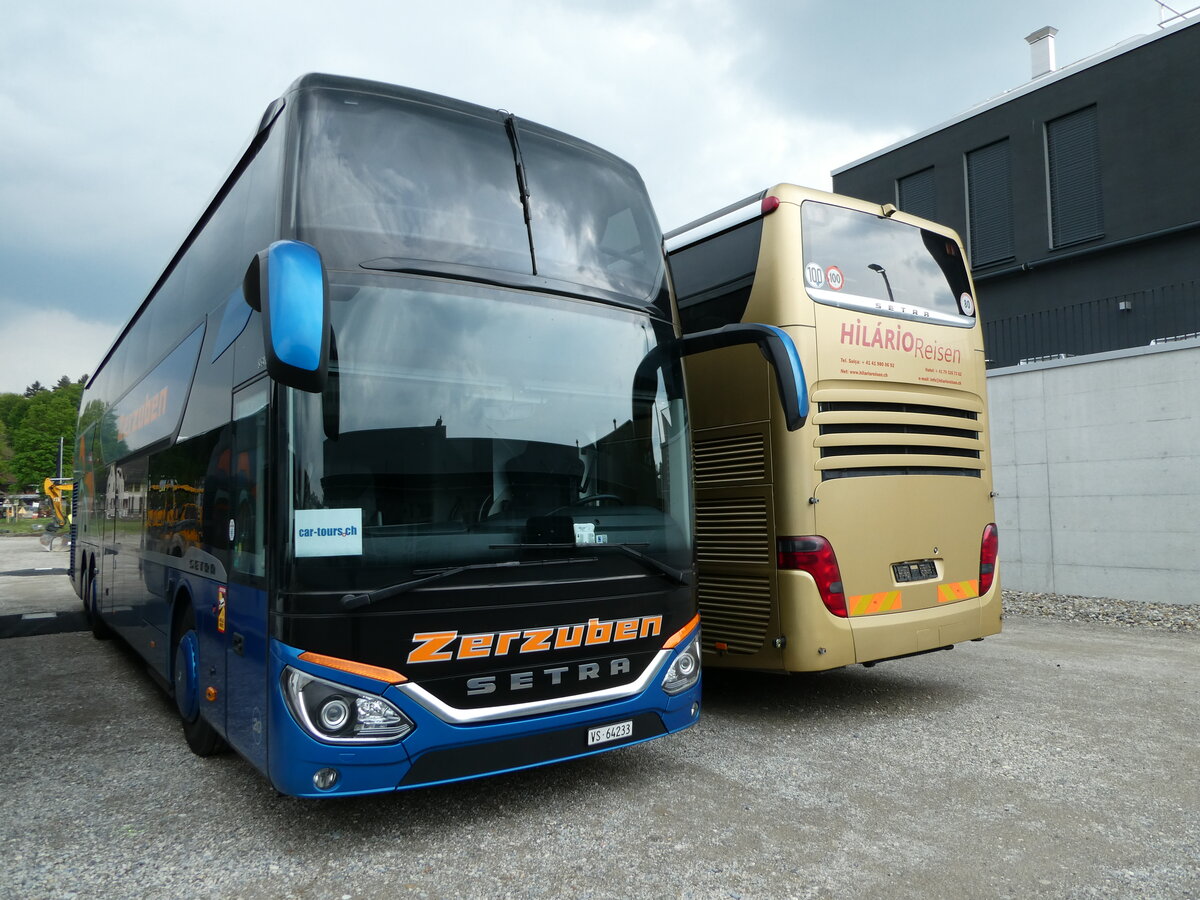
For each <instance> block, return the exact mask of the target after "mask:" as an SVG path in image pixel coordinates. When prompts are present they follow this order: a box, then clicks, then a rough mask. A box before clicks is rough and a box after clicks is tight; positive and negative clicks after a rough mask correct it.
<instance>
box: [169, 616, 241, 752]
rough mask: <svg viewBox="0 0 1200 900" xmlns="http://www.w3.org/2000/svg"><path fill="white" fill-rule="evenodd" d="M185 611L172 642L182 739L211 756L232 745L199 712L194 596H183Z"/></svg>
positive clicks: (192, 748)
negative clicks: (190, 597)
mask: <svg viewBox="0 0 1200 900" xmlns="http://www.w3.org/2000/svg"><path fill="white" fill-rule="evenodd" d="M179 602H181V603H183V604H184V612H183V615H182V616H181V617H180V620H179V622H178V624H176V626H175V639H174V641H172V643H171V646H172V650H173V654H172V659H173V660H174V667H175V668H174V682H175V707H176V709H178V710H179V721H180V723H181V724H182V725H183V739H184V740H185V741H187V745H188V749H190V750H191V751H192V752H193V753H195V754H196V755H197V756H212V755H214V754H216V753H220V752H221V751H222V750H224V749H225V748H226V747H228V746H229V745H228V744H226V743H225V739H224V738H222V737H221V735H220V734H218V733H217V730H216V729H215V728H213V727H212V726H211V725H209V724H208V722H206V721H205V720H204V716H202V715H201V714H200V677H199V665H198V663H197V659H196V653H197V650H198V647H199V640H198V637H197V634H196V613H195V611H194V610H193V609H192V604H191V600H189V599H188V598H187V597H182V598H181V599H180V601H179Z"/></svg>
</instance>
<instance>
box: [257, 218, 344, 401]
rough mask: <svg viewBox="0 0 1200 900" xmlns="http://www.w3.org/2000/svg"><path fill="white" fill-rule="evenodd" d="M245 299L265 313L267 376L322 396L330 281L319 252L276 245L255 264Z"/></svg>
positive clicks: (291, 243) (296, 243)
mask: <svg viewBox="0 0 1200 900" xmlns="http://www.w3.org/2000/svg"><path fill="white" fill-rule="evenodd" d="M242 294H243V295H244V296H245V298H246V302H247V303H248V304H250V306H251V307H252V308H254V309H256V310H258V311H259V312H261V313H262V322H263V343H264V345H265V348H266V357H267V373H268V374H269V375H270V376H271V377H272V378H274V379H275V380H276V381H278V382H279V383H280V384H285V385H288V386H289V387H294V388H298V389H299V390H302V391H309V392H314V393H315V392H317V391H320V390H322V389H323V388H324V387H325V379H326V378H327V377H328V374H329V334H330V326H329V282H328V280H327V279H326V277H325V265H324V264H323V263H322V262H321V254H320V253H318V252H317V250H316V248H315V247H312V246H310V245H308V244H305V243H303V242H301V241H276V242H275V243H273V244H272V245H271V246H270V247H268V248H267V249H266V250H263V251H262V252H260V253H258V254H257V255H256V256H255V257H254V259H253V260H251V261H250V267H249V268H248V269H247V270H246V277H245V279H244V280H243V282H242Z"/></svg>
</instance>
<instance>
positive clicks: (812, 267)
mask: <svg viewBox="0 0 1200 900" xmlns="http://www.w3.org/2000/svg"><path fill="white" fill-rule="evenodd" d="M804 278H805V280H807V281H808V283H809V285H810V286H811V287H815V288H819V287H824V286H825V267H824V266H823V265H821V264H820V263H815V262H810V263H809V264H808V265H807V266H805V267H804Z"/></svg>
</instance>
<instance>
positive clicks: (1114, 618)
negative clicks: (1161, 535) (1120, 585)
mask: <svg viewBox="0 0 1200 900" xmlns="http://www.w3.org/2000/svg"><path fill="white" fill-rule="evenodd" d="M1004 615H1006V616H1030V617H1035V618H1044V619H1059V620H1063V621H1069V622H1094V623H1096V624H1100V625H1120V626H1123V627H1125V628H1161V629H1162V630H1164V631H1173V632H1179V633H1193V632H1197V631H1200V604H1190V605H1184V604H1181V603H1137V602H1135V601H1132V600H1114V599H1112V598H1107V597H1073V596H1070V595H1066V594H1045V593H1041V592H1038V591H1005V592H1004Z"/></svg>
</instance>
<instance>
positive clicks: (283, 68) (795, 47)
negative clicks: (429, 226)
mask: <svg viewBox="0 0 1200 900" xmlns="http://www.w3.org/2000/svg"><path fill="white" fill-rule="evenodd" d="M1174 5H1176V6H1178V4H1174ZM1184 5H1187V6H1190V5H1193V4H1184ZM3 18H4V22H3V28H2V30H0V392H3V391H21V390H23V389H24V388H25V386H26V385H27V384H29V383H31V382H33V381H34V380H40V381H42V382H43V383H53V382H54V381H56V380H57V379H58V377H59V376H60V375H62V374H68V375H70V376H71V377H72V378H77V377H79V376H80V375H82V374H84V373H87V372H91V371H93V370H94V367H95V365H96V363H97V362H98V361H99V359H100V357H101V356H102V354H103V353H104V351H105V350H106V349H107V348H108V345H109V344H110V343H111V341H112V339H113V338H114V337H115V335H116V332H117V330H118V328H119V327H120V325H121V324H122V323H123V322H124V321H125V320H126V319H127V318H128V317H129V315H130V314H131V313H132V312H133V311H134V309H135V308H136V307H137V305H138V303H139V302H140V301H141V300H142V298H143V297H144V296H145V294H146V292H147V290H148V289H149V287H150V286H151V285H152V283H153V282H154V280H155V279H156V277H157V276H158V274H159V273H160V272H161V270H162V268H163V266H164V265H165V263H166V262H167V260H168V259H169V257H170V256H171V254H172V253H173V252H174V250H175V249H176V247H178V245H179V242H180V241H181V240H182V238H183V237H184V235H185V233H186V232H187V230H188V229H189V228H190V226H191V224H192V223H193V222H194V221H195V218H196V216H197V214H198V213H199V212H200V209H201V207H202V206H203V204H204V203H205V202H206V201H207V199H208V197H209V196H210V195H211V193H212V191H213V190H214V189H215V188H216V186H217V183H218V182H219V180H220V179H221V178H222V176H223V175H224V173H225V172H226V170H227V169H228V167H229V165H230V164H231V163H232V162H233V160H234V157H235V155H236V153H237V152H238V151H239V150H240V149H241V147H242V146H243V144H244V142H245V141H246V140H247V139H248V137H249V135H250V131H251V129H252V127H253V126H255V125H256V124H257V122H258V119H259V117H260V115H261V113H262V111H263V109H264V108H265V107H266V105H267V103H268V102H269V101H270V100H272V99H273V98H275V97H276V96H278V95H279V94H280V93H282V92H283V90H284V89H285V88H286V87H287V86H288V85H289V84H290V83H291V82H292V81H293V80H294V79H295V78H296V77H297V76H298V75H300V74H302V73H304V72H310V71H321V72H332V73H336V74H343V75H354V76H359V77H364V78H372V79H378V80H381V81H389V82H393V83H396V84H403V85H408V86H411V87H418V88H423V89H425V90H429V91H434V92H437V93H441V94H447V95H450V96H453V97H459V98H461V99H464V100H470V101H472V102H475V103H479V104H482V105H485V106H490V107H496V108H504V109H508V110H511V111H513V112H515V113H517V114H519V115H521V116H524V117H526V118H529V119H533V120H535V121H539V122H542V123H544V124H546V125H550V126H553V127H555V128H558V129H561V130H563V131H567V132H571V133H573V134H576V135H578V136H580V137H583V138H585V139H587V140H590V141H592V142H593V143H596V144H599V145H601V146H603V147H605V148H607V149H609V150H612V151H613V152H615V153H616V154H618V155H619V156H622V157H624V158H625V159H627V160H629V161H630V162H632V163H633V164H634V165H635V166H637V168H638V169H639V170H640V171H641V173H642V176H643V178H644V179H645V180H646V184H647V186H648V187H649V189H650V195H651V197H652V199H653V200H654V203H655V206H656V208H657V210H658V214H659V218H660V220H661V221H662V224H663V227H664V228H665V229H670V228H672V227H675V226H677V225H680V224H683V223H684V222H687V221H690V220H691V219H693V218H696V217H698V216H700V215H703V214H704V213H706V212H708V211H710V210H712V209H715V208H717V207H719V206H723V205H725V204H726V203H729V202H732V201H734V200H737V199H739V198H741V197H744V196H746V195H748V194H750V193H752V192H754V191H756V190H760V189H761V188H763V187H766V186H767V185H769V184H772V183H775V182H779V181H793V182H797V183H800V184H806V185H811V186H814V187H819V188H828V187H829V186H830V174H829V173H830V171H831V170H832V169H834V168H836V167H838V166H840V165H843V164H845V163H848V162H851V161H853V160H855V159H858V158H859V157H862V156H864V155H866V154H868V153H871V152H873V151H875V150H877V149H880V148H882V147H884V146H886V145H888V144H891V143H893V142H895V141H897V140H900V139H901V138H904V137H906V136H908V135H911V134H913V133H915V132H918V131H922V130H924V129H926V128H929V127H931V126H934V125H937V124H938V123H940V122H943V121H945V120H947V119H949V118H952V117H953V116H955V115H957V114H959V113H961V112H963V111H965V110H967V109H968V108H970V107H971V106H974V105H975V104H977V103H980V102H983V101H985V100H987V99H989V98H991V97H994V96H996V95H997V94H1001V93H1003V92H1004V91H1006V90H1010V89H1012V88H1015V87H1018V86H1020V85H1021V84H1023V83H1024V82H1026V81H1028V79H1029V75H1030V62H1029V48H1028V46H1027V45H1026V44H1025V41H1024V37H1025V35H1027V34H1029V33H1031V32H1033V31H1035V30H1037V29H1039V28H1041V27H1042V26H1044V25H1053V26H1055V27H1056V28H1058V29H1059V34H1058V38H1057V54H1058V63H1059V65H1060V67H1061V66H1064V65H1067V64H1069V63H1071V62H1074V61H1076V60H1079V59H1082V58H1084V57H1086V56H1090V55H1092V54H1093V53H1097V52H1100V51H1102V50H1105V49H1108V48H1109V47H1111V46H1112V45H1114V44H1116V43H1119V42H1121V41H1123V40H1125V39H1127V38H1130V37H1133V36H1135V35H1139V34H1148V33H1150V32H1153V31H1155V30H1156V29H1157V27H1158V22H1159V6H1158V4H1157V3H1156V2H1154V0H1037V2H1035V0H1006V2H1003V3H999V2H985V0H925V2H923V3H911V2H901V0H594V2H583V0H577V2H570V0H557V2H553V0H477V2H476V0H439V2H423V3H414V2H409V0H345V2H343V3H341V4H333V3H329V2H328V0H321V2H317V0H290V2H260V0H238V2H229V0H206V2H203V3H180V2H173V0H108V2H104V3H96V2H94V0H58V2H52V3H15V4H10V5H9V8H8V9H7V10H6V12H5V14H4V17H3Z"/></svg>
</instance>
